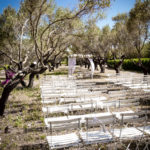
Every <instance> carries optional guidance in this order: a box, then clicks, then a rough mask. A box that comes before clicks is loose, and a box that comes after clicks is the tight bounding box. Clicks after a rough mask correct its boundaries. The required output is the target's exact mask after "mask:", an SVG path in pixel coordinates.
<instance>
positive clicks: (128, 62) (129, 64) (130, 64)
mask: <svg viewBox="0 0 150 150" xmlns="http://www.w3.org/2000/svg"><path fill="white" fill-rule="evenodd" d="M115 61H116V62H117V61H119V60H108V61H107V64H108V67H110V68H113V65H114V63H115ZM138 61H139V60H138V58H135V59H125V60H124V62H123V64H122V69H124V70H132V71H141V69H140V67H138V66H137V65H136V64H135V63H138ZM141 61H142V63H143V65H144V66H145V67H149V66H150V58H142V59H141Z"/></svg>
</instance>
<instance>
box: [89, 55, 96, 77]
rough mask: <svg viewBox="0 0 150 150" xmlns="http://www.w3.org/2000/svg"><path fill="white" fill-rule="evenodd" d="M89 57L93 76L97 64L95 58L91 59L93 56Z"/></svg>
mask: <svg viewBox="0 0 150 150" xmlns="http://www.w3.org/2000/svg"><path fill="white" fill-rule="evenodd" d="M88 59H89V61H90V64H91V77H92V78H93V74H94V70H95V65H94V62H93V59H91V58H88Z"/></svg>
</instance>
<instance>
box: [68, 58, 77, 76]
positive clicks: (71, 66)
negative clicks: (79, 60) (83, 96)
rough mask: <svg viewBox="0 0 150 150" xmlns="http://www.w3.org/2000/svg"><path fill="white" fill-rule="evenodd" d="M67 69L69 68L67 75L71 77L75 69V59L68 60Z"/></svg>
mask: <svg viewBox="0 0 150 150" xmlns="http://www.w3.org/2000/svg"><path fill="white" fill-rule="evenodd" d="M68 67H69V75H72V74H73V73H74V71H75V67H76V58H75V57H73V58H70V57H69V58H68Z"/></svg>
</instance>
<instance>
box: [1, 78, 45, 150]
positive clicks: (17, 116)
mask: <svg viewBox="0 0 150 150" xmlns="http://www.w3.org/2000/svg"><path fill="white" fill-rule="evenodd" d="M35 85H36V86H34V88H33V89H20V88H18V89H15V90H14V91H13V92H12V93H11V95H10V97H9V100H8V102H7V106H6V110H5V116H4V117H1V118H0V150H8V149H9V150H19V149H21V147H22V146H23V145H30V144H31V145H35V144H38V143H45V142H46V140H45V138H46V133H45V124H44V115H43V113H42V111H41V110H42V109H41V102H40V101H41V98H40V89H39V81H38V80H36V81H35ZM37 149H38V148H37Z"/></svg>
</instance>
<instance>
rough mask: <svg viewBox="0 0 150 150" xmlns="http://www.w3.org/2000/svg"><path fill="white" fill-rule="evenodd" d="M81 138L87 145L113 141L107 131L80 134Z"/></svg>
mask: <svg viewBox="0 0 150 150" xmlns="http://www.w3.org/2000/svg"><path fill="white" fill-rule="evenodd" d="M80 137H81V138H82V140H83V142H84V143H85V144H94V143H107V142H110V141H112V140H113V139H112V135H111V134H110V133H109V132H108V131H106V132H103V131H90V132H80Z"/></svg>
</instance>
